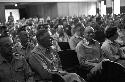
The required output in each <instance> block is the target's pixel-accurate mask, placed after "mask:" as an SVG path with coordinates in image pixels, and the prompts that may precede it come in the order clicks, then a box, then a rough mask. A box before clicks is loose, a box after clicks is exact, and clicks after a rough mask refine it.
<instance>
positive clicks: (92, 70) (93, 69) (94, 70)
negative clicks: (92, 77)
mask: <svg viewBox="0 0 125 82" xmlns="http://www.w3.org/2000/svg"><path fill="white" fill-rule="evenodd" d="M101 69H102V62H100V63H98V64H96V65H95V67H93V68H92V69H91V71H90V72H91V73H94V72H96V71H101Z"/></svg>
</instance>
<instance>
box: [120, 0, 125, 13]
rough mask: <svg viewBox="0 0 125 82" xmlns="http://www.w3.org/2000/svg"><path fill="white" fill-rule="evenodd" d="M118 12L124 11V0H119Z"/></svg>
mask: <svg viewBox="0 0 125 82" xmlns="http://www.w3.org/2000/svg"><path fill="white" fill-rule="evenodd" d="M120 6H121V7H120V13H125V0H120Z"/></svg>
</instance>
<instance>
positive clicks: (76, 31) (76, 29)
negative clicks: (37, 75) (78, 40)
mask: <svg viewBox="0 0 125 82" xmlns="http://www.w3.org/2000/svg"><path fill="white" fill-rule="evenodd" d="M73 30H74V34H77V35H78V36H81V37H83V32H84V28H83V27H81V26H79V25H78V26H75V27H74V28H73Z"/></svg>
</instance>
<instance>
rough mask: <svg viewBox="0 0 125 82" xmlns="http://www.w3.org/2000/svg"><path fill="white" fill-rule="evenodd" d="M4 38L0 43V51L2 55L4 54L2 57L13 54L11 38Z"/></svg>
mask: <svg viewBox="0 0 125 82" xmlns="http://www.w3.org/2000/svg"><path fill="white" fill-rule="evenodd" d="M4 39H5V40H3V42H2V44H1V48H0V52H1V54H2V56H4V57H11V56H12V54H13V51H12V47H13V40H12V39H11V38H9V37H7V38H4Z"/></svg>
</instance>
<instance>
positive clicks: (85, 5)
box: [57, 2, 96, 16]
mask: <svg viewBox="0 0 125 82" xmlns="http://www.w3.org/2000/svg"><path fill="white" fill-rule="evenodd" d="M57 8H58V16H74V15H76V16H81V15H84V14H85V15H95V14H96V2H67V3H66V2H61V3H57Z"/></svg>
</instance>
